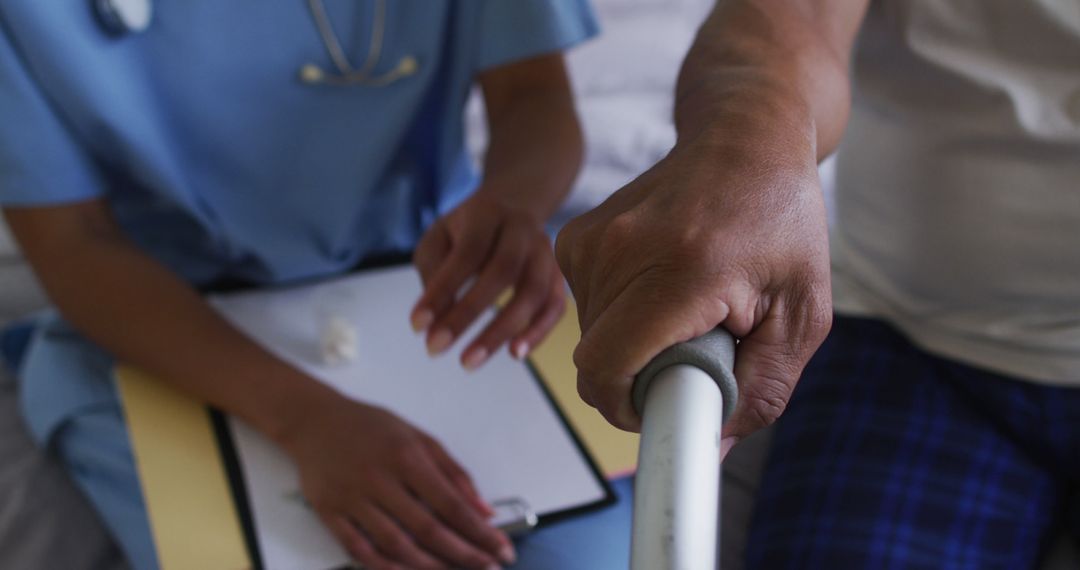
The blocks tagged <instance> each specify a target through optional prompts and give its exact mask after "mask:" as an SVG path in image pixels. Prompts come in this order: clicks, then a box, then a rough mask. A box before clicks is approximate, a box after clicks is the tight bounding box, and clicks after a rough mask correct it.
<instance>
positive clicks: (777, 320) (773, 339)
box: [557, 0, 867, 451]
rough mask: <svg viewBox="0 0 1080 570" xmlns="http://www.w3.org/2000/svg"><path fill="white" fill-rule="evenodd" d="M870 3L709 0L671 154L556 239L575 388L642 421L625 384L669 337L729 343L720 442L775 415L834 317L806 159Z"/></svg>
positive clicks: (824, 149)
mask: <svg viewBox="0 0 1080 570" xmlns="http://www.w3.org/2000/svg"><path fill="white" fill-rule="evenodd" d="M866 4H867V2H866V1H865V0H742V1H728V2H720V3H719V4H718V6H717V7H716V8H715V9H714V11H713V12H712V14H711V15H710V16H709V18H708V19H707V20H706V21H705V23H704V24H703V25H702V28H701V30H700V32H699V34H698V37H697V40H696V42H695V44H694V46H693V48H692V49H691V51H690V53H689V55H688V56H687V58H686V62H685V64H684V66H683V69H682V73H681V75H680V78H679V83H678V89H677V102H676V111H675V119H676V126H677V128H678V135H679V136H678V142H677V143H676V145H675V148H674V149H672V151H671V153H670V154H669V155H668V156H667V157H665V158H664V159H663V160H662V161H660V162H659V163H658V164H657V165H656V166H655V167H653V168H652V169H651V170H649V171H648V172H646V173H644V174H642V175H641V176H640V177H639V178H638V179H637V180H635V181H634V182H632V183H630V184H629V185H627V186H626V187H624V188H622V189H621V190H619V191H618V192H616V193H615V194H614V195H613V196H612V197H611V198H609V199H608V200H607V201H605V202H604V203H603V204H601V205H600V206H599V207H598V208H596V209H595V210H593V211H591V212H589V213H586V214H585V215H583V216H581V217H579V218H577V219H575V220H573V221H572V222H571V223H570V224H569V225H568V226H567V227H566V228H565V229H564V230H563V232H562V233H561V234H560V235H559V239H558V244H557V250H558V256H559V263H560V265H561V267H562V268H563V271H564V273H565V274H566V276H567V278H568V279H569V281H570V284H571V289H572V290H573V293H574V296H575V298H576V300H577V303H578V309H579V314H580V318H581V326H582V331H583V336H582V340H581V344H580V345H579V346H578V349H577V351H576V353H575V362H576V364H577V366H578V371H579V378H578V388H579V391H580V393H581V395H582V397H583V398H584V399H585V401H587V402H589V403H590V404H592V405H594V406H596V407H597V408H598V409H599V410H600V412H601V413H603V414H604V416H605V417H606V418H607V419H608V420H609V421H611V422H612V423H613V424H615V425H616V426H619V427H622V428H624V429H630V430H637V429H638V428H639V427H640V418H638V417H637V415H636V414H635V412H634V411H633V409H632V407H631V403H630V394H629V391H630V385H631V383H632V380H633V376H634V374H636V373H637V372H638V371H639V370H640V369H641V368H642V367H643V366H644V365H645V364H646V363H648V362H649V360H650V359H652V358H653V357H654V356H655V355H656V354H657V353H659V352H660V351H661V350H663V349H664V348H666V347H668V346H670V345H672V344H675V343H678V342H680V341H685V340H688V339H691V338H693V337H696V336H699V335H701V334H703V333H705V332H707V331H708V330H710V329H712V328H714V327H716V326H718V325H719V326H723V327H725V328H727V329H728V330H729V331H731V333H732V334H734V335H735V336H736V337H737V338H739V339H740V343H739V345H738V349H737V353H736V362H735V375H736V377H737V379H738V381H739V385H740V392H741V396H740V401H739V405H738V408H737V409H736V413H735V415H734V417H733V418H732V420H731V421H730V422H728V424H727V425H726V426H725V428H724V437H725V446H724V450H725V451H726V449H728V448H730V445H731V444H732V443H733V442H734V441H737V438H739V437H743V436H745V435H748V434H749V433H751V432H752V431H754V430H756V429H758V428H760V427H762V426H764V425H767V424H769V423H771V422H772V421H773V420H775V419H776V417H777V416H779V414H780V413H781V411H782V410H783V408H784V407H785V405H786V403H787V400H788V397H789V396H790V394H791V391H792V390H793V388H794V386H795V383H796V382H797V380H798V377H799V375H800V373H801V371H802V369H803V367H804V366H805V364H806V362H807V361H808V360H809V358H810V356H811V355H812V354H813V352H814V351H815V350H816V349H817V347H818V346H819V345H820V343H821V342H822V340H823V339H824V337H825V335H826V333H827V332H828V329H829V326H830V323H831V315H832V309H831V300H830V286H829V255H828V237H827V227H826V215H825V206H824V200H823V198H822V195H821V189H820V184H819V181H818V175H817V162H818V160H819V159H821V158H822V157H824V156H826V155H828V153H829V152H831V151H832V150H833V148H834V147H835V146H836V144H837V142H838V140H839V138H840V136H841V133H842V131H843V128H844V124H845V122H846V119H847V112H848V108H849V85H848V59H849V54H850V51H851V48H852V44H853V42H854V38H855V36H856V33H857V30H858V27H859V25H860V23H861V21H862V17H863V14H864V12H865V10H866Z"/></svg>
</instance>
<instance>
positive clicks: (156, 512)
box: [115, 302, 638, 570]
mask: <svg viewBox="0 0 1080 570" xmlns="http://www.w3.org/2000/svg"><path fill="white" fill-rule="evenodd" d="M580 338H581V332H580V330H579V328H578V316H577V308H576V306H575V305H574V303H573V302H569V303H567V309H566V312H565V313H564V314H563V316H562V318H561V319H560V320H559V322H558V323H557V324H556V325H555V328H554V329H553V330H552V331H551V334H549V335H548V337H547V339H546V340H545V341H544V342H543V343H541V344H540V345H538V346H537V347H536V349H534V350H533V352H532V354H531V355H530V357H529V360H530V361H531V362H532V364H533V366H534V367H535V368H536V370H537V371H538V372H539V375H540V378H541V380H542V381H543V382H544V384H545V385H546V386H547V388H548V390H549V391H550V392H551V395H552V397H553V398H554V399H555V401H556V403H557V404H558V405H559V407H560V408H561V409H562V412H563V414H565V416H566V417H567V419H568V421H569V422H570V424H571V425H572V426H573V428H574V430H575V431H577V433H578V435H579V436H580V437H581V439H582V441H583V443H584V445H585V447H586V448H587V449H588V451H589V453H590V454H592V457H593V458H594V459H595V460H596V463H597V465H598V466H599V467H600V471H601V472H602V473H603V474H604V476H606V477H608V478H609V479H613V478H616V477H621V476H624V475H627V474H629V473H632V472H633V471H634V469H635V468H636V466H637V449H638V436H637V434H632V433H627V432H624V431H621V430H619V429H616V428H614V427H612V426H611V425H610V424H608V423H607V421H605V420H604V418H603V417H602V416H601V415H600V414H599V413H598V412H597V411H596V410H594V409H593V408H592V407H590V406H589V405H588V404H586V403H584V402H582V401H581V399H580V398H579V397H578V394H577V370H576V369H575V368H574V362H573V358H572V355H573V353H574V347H575V346H577V343H578V340H579V339H580ZM115 375H116V383H117V387H118V389H119V391H120V398H121V400H122V401H123V404H124V414H125V416H126V418H127V423H128V431H129V433H130V437H131V446H132V449H133V450H134V454H135V464H136V467H137V468H138V471H139V479H140V481H141V482H142V491H143V498H144V500H145V503H146V508H147V511H148V514H149V518H150V527H151V531H152V534H153V536H154V543H155V545H156V548H157V553H158V563H159V565H160V566H161V568H162V569H164V570H187V569H189V568H207V569H217V568H221V569H241V568H251V566H252V563H251V559H250V557H249V556H248V552H247V549H246V547H245V542H244V534H243V530H242V527H241V525H240V517H239V514H238V513H237V512H236V506H235V503H234V502H233V499H232V490H231V487H230V485H229V480H228V476H227V474H226V472H225V467H224V465H223V464H222V461H221V454H220V452H219V450H218V444H217V438H216V435H215V433H214V428H213V423H212V422H211V420H210V414H209V413H208V411H207V409H206V406H205V405H204V404H202V403H200V402H199V401H197V400H194V399H192V398H190V397H188V396H186V395H184V394H182V393H180V392H178V391H176V390H175V389H173V388H171V387H170V386H168V385H167V384H165V383H164V382H161V381H159V380H157V379H155V378H153V377H151V376H149V375H147V374H144V373H142V372H140V371H138V370H135V369H133V368H130V367H127V366H118V367H117V369H116V371H115Z"/></svg>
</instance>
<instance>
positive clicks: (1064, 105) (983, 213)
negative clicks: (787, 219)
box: [831, 0, 1080, 386]
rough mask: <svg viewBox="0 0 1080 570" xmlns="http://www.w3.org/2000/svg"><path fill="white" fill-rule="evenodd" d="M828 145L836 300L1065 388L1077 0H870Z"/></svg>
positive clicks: (1071, 354) (1076, 214) (1074, 369)
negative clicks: (842, 131)
mask: <svg viewBox="0 0 1080 570" xmlns="http://www.w3.org/2000/svg"><path fill="white" fill-rule="evenodd" d="M854 76H855V98H854V105H853V110H852V116H851V121H850V124H849V127H848V132H847V134H846V136H845V139H844V142H843V143H842V145H841V148H840V151H839V153H838V160H837V173H836V176H837V180H836V182H837V188H836V208H837V209H836V215H837V216H836V224H835V225H834V228H833V232H832V238H831V239H832V256H833V279H834V292H833V294H834V301H835V305H836V308H837V311H838V312H840V313H847V314H859V315H874V316H879V317H883V318H885V319H887V320H889V321H890V322H892V323H893V324H895V325H896V326H898V327H899V328H900V329H901V330H903V331H904V332H905V333H906V334H907V335H908V336H909V337H910V338H912V339H913V340H914V341H915V342H916V343H917V344H919V345H920V346H922V347H924V348H925V349H927V350H929V351H931V352H933V353H936V354H939V355H943V356H945V357H949V358H952V359H955V360H959V361H963V362H966V363H969V364H973V365H976V366H979V367H982V368H986V369H990V370H994V371H998V372H1002V373H1005V374H1009V375H1013V376H1018V377H1021V378H1025V379H1029V380H1032V381H1037V382H1041V383H1047V384H1059V385H1071V386H1080V0H884V1H877V2H875V3H874V4H873V7H872V8H871V10H870V13H869V14H868V16H867V22H866V24H865V27H864V30H863V33H862V36H861V37H860V41H859V45H858V48H857V50H856V55H855V60H854Z"/></svg>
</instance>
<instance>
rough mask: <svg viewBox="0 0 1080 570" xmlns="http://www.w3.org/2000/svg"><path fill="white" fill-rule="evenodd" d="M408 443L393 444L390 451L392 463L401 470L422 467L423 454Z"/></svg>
mask: <svg viewBox="0 0 1080 570" xmlns="http://www.w3.org/2000/svg"><path fill="white" fill-rule="evenodd" d="M410 443H411V442H400V443H399V444H397V445H393V446H392V451H391V452H390V453H391V461H392V462H393V465H395V466H396V467H397V468H398V469H401V470H402V471H416V470H419V469H421V468H422V467H424V463H425V461H424V457H423V455H422V454H421V453H420V452H419V451H418V450H417V449H416V448H415V447H414V446H413V445H410Z"/></svg>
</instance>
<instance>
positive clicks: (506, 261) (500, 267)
mask: <svg viewBox="0 0 1080 570" xmlns="http://www.w3.org/2000/svg"><path fill="white" fill-rule="evenodd" d="M520 266H521V263H520V257H519V256H518V254H516V253H513V252H505V253H501V254H499V255H497V256H495V257H493V258H492V259H491V263H490V267H489V271H491V275H492V276H493V277H494V278H495V280H496V281H497V282H498V283H500V284H504V283H509V282H511V281H513V280H514V278H515V277H517V274H518V272H519V270H520Z"/></svg>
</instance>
